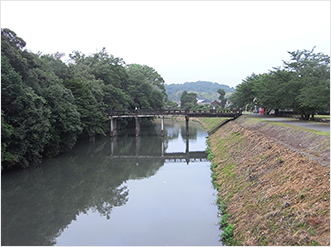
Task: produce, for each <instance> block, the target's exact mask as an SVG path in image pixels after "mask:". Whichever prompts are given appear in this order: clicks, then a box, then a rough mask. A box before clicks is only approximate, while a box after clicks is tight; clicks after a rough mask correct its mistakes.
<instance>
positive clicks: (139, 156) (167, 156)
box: [110, 136, 208, 164]
mask: <svg viewBox="0 0 331 247" xmlns="http://www.w3.org/2000/svg"><path fill="white" fill-rule="evenodd" d="M135 139H136V142H135V152H134V153H131V154H128V153H120V154H118V152H116V151H117V137H112V139H111V154H110V158H111V159H133V160H136V163H137V164H138V163H139V162H140V161H144V160H155V161H163V162H165V161H169V162H186V163H187V164H189V163H190V162H197V161H207V160H208V159H207V156H208V154H207V153H206V151H191V152H190V149H189V138H186V149H185V152H172V153H166V152H165V148H164V142H163V138H162V139H161V150H160V152H158V153H154V154H143V153H142V152H141V144H140V137H138V136H136V137H135Z"/></svg>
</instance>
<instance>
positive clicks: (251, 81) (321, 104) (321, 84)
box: [230, 49, 330, 120]
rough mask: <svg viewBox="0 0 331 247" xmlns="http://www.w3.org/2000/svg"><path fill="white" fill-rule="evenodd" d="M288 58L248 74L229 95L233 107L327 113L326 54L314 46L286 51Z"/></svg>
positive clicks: (327, 71)
mask: <svg viewBox="0 0 331 247" xmlns="http://www.w3.org/2000/svg"><path fill="white" fill-rule="evenodd" d="M289 54H290V55H291V59H290V61H288V62H286V61H284V65H283V68H280V67H279V68H273V70H271V71H270V72H269V73H264V74H259V75H257V74H252V75H250V76H248V77H247V78H246V79H244V80H243V81H242V83H241V84H240V85H238V86H237V88H236V91H235V93H233V94H232V96H231V99H230V100H231V101H232V103H233V105H234V106H236V107H241V108H242V109H245V108H246V106H247V107H252V106H254V105H257V106H259V107H264V108H266V109H267V110H271V109H274V110H275V112H276V113H277V111H278V110H285V109H287V110H294V111H295V112H297V113H299V114H301V116H302V118H303V119H306V120H308V119H309V118H310V117H311V118H313V117H314V114H316V112H330V57H329V56H328V55H324V54H323V53H314V49H312V50H311V51H309V50H302V51H300V50H298V51H294V52H289Z"/></svg>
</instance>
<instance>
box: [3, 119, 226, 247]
mask: <svg viewBox="0 0 331 247" xmlns="http://www.w3.org/2000/svg"><path fill="white" fill-rule="evenodd" d="M165 130H166V136H165V137H164V138H161V137H160V136H159V134H158V133H159V131H160V130H159V126H158V125H156V126H153V127H150V128H149V129H145V130H144V131H143V133H142V136H141V137H135V136H134V133H125V134H124V133H122V134H120V136H118V137H117V138H109V137H107V138H101V139H97V140H96V141H95V143H93V144H90V143H81V144H79V145H78V146H77V147H76V148H74V149H73V150H72V151H71V152H70V153H68V154H65V155H62V156H60V157H57V158H54V159H49V160H44V162H43V164H42V166H41V167H39V168H34V169H31V170H27V171H18V172H17V171H16V172H10V173H4V174H2V181H1V183H2V185H1V186H2V194H1V197H2V198H1V199H2V200H1V206H2V210H1V244H2V245H67V246H68V245H69V246H70V245H80V246H81V245H90V246H91V245H93V246H100V245H103V246H105V245H108V246H109V245H126V246H128V245H177V246H178V245H191V246H192V245H205V246H206V245H222V243H221V242H220V241H219V234H220V233H221V232H220V230H219V227H218V225H217V222H218V221H219V218H218V210H217V206H216V191H215V190H214V189H213V187H212V183H211V177H210V175H211V171H210V162H209V161H207V160H206V154H204V153H203V151H204V150H205V149H206V143H205V142H206V137H207V133H206V132H205V131H204V130H202V129H201V127H200V126H199V125H198V124H195V123H193V122H190V135H189V139H187V138H186V134H185V125H184V124H183V123H180V122H167V124H166V125H165ZM199 151H202V152H199ZM187 163H188V164H187Z"/></svg>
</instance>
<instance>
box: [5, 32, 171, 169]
mask: <svg viewBox="0 0 331 247" xmlns="http://www.w3.org/2000/svg"><path fill="white" fill-rule="evenodd" d="M25 45H26V42H25V41H24V40H23V39H22V38H20V37H18V36H17V35H16V33H15V32H14V31H12V30H10V29H7V28H3V29H1V138H2V139H1V167H2V169H7V168H10V167H13V166H21V167H28V166H30V165H32V164H35V163H39V162H41V160H42V158H43V157H52V156H55V155H58V154H59V153H63V152H66V151H68V150H70V149H71V148H72V147H73V146H74V145H75V144H76V142H77V140H78V139H79V138H87V137H89V136H94V135H106V134H107V133H108V131H109V121H108V119H107V112H108V110H109V109H118V110H130V109H135V108H142V109H155V108H162V107H164V106H166V104H167V94H166V91H165V87H164V80H163V78H162V77H161V76H160V75H159V74H158V73H157V72H156V71H155V70H154V69H153V68H151V67H149V66H146V65H139V64H126V63H125V62H124V61H123V59H122V58H118V57H114V56H113V55H110V54H109V53H108V52H107V51H106V49H105V48H103V49H102V50H101V51H100V52H96V53H94V54H92V55H85V54H83V53H81V52H79V51H74V52H72V53H71V54H70V55H69V57H70V60H69V62H68V63H64V62H63V61H62V60H61V58H62V57H63V56H64V54H61V53H55V54H51V55H49V54H39V53H38V54H35V53H32V52H30V51H28V50H26V49H24V47H25ZM119 124H120V125H122V126H125V125H127V124H128V122H127V120H122V122H120V123H119Z"/></svg>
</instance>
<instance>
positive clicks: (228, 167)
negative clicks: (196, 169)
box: [198, 119, 321, 246]
mask: <svg viewBox="0 0 331 247" xmlns="http://www.w3.org/2000/svg"><path fill="white" fill-rule="evenodd" d="M212 121H217V119H215V120H212ZM218 121H220V120H218ZM253 121H255V119H253ZM198 122H200V123H201V124H202V126H203V128H204V129H205V130H206V131H208V130H209V129H210V124H209V123H208V122H209V121H205V119H199V120H198ZM213 124H215V123H213ZM268 124H270V125H272V124H274V123H269V122H268ZM284 127H292V126H284ZM292 129H293V128H292ZM300 130H303V129H300ZM306 131H307V129H305V132H306ZM307 132H310V131H307ZM241 134H242V133H239V132H237V130H233V133H228V134H227V135H223V137H222V138H215V137H216V136H214V135H210V136H208V137H207V145H208V147H207V152H208V158H209V160H211V162H212V164H211V170H212V175H211V176H212V181H213V184H214V186H215V188H216V189H217V190H218V199H217V203H218V206H219V208H220V211H221V213H222V219H221V220H220V222H219V223H220V226H221V228H222V229H223V231H224V234H222V236H221V237H222V239H223V241H224V243H225V244H226V245H237V246H238V245H242V243H241V242H240V239H241V236H240V235H241V233H240V232H239V230H236V229H235V228H236V225H237V223H238V222H237V220H235V221H234V222H231V220H234V219H233V217H231V216H230V215H229V214H228V213H227V208H228V207H227V204H228V205H229V207H230V208H231V203H230V204H229V202H230V200H231V198H233V196H234V195H235V194H236V193H237V191H240V190H246V189H247V188H248V187H250V186H251V183H250V182H249V181H246V180H244V179H243V177H244V176H245V175H244V174H235V173H236V170H235V169H234V168H235V167H236V166H237V164H236V163H235V161H234V159H232V157H231V155H229V152H230V151H231V150H232V149H231V148H233V147H234V146H237V145H239V146H242V144H244V142H243V141H244V139H243V138H245V137H244V136H243V135H241ZM315 134H317V133H315ZM242 142H243V143H242ZM244 145H245V144H244ZM264 158H265V157H263V156H261V160H262V159H264ZM281 162H283V161H282V160H280V161H279V163H281ZM238 175H239V176H238ZM246 175H247V174H246ZM234 177H236V181H237V183H236V184H234V183H231V180H233V179H234ZM222 188H223V189H225V191H226V193H225V191H223V189H222ZM299 197H300V198H299V199H303V198H304V196H302V195H299ZM265 200H266V198H261V199H259V200H258V203H259V204H261V205H262V204H263V203H264V201H265ZM232 203H233V202H232ZM288 208H290V207H286V208H285V209H284V211H286V210H287V209H288ZM223 215H224V217H223ZM271 216H272V215H271ZM271 216H270V217H271ZM299 223H302V222H299ZM299 223H298V224H299ZM238 227H239V226H238ZM273 227H275V229H273V230H275V233H276V230H277V229H276V225H275V226H273ZM297 228H300V229H299V231H305V232H308V233H309V234H310V235H316V232H315V230H314V228H312V227H310V226H307V225H305V224H304V223H302V224H301V225H298V226H297ZM301 228H302V229H301ZM255 230H256V231H257V230H258V229H255V228H254V229H252V233H253V232H254V231H255ZM236 231H238V232H236ZM270 241H271V239H269V238H268V235H265V236H258V239H257V243H258V245H269V244H270ZM293 244H294V245H297V244H298V243H293ZM291 245H292V244H291ZM305 245H321V244H320V243H318V242H317V241H316V240H313V241H311V242H306V244H305Z"/></svg>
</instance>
